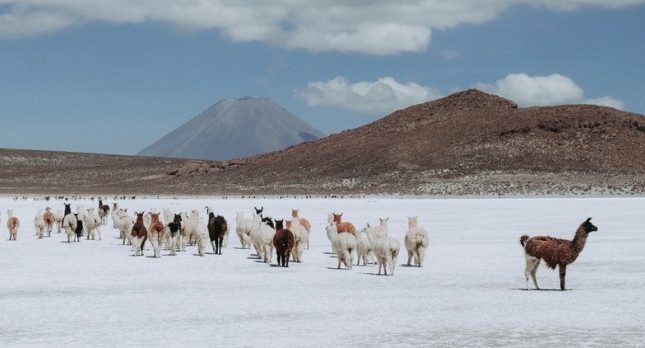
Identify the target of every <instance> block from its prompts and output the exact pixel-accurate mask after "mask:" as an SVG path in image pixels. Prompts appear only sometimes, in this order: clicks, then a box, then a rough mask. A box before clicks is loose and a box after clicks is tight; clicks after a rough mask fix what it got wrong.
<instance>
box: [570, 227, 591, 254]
mask: <svg viewBox="0 0 645 348" xmlns="http://www.w3.org/2000/svg"><path fill="white" fill-rule="evenodd" d="M586 243H587V232H585V230H584V228H582V226H580V227H579V228H578V230H577V231H576V235H575V237H573V240H572V241H571V246H572V247H573V250H575V252H576V253H578V254H579V253H580V252H582V249H584V248H585V244H586Z"/></svg>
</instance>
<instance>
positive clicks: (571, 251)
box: [520, 218, 598, 291]
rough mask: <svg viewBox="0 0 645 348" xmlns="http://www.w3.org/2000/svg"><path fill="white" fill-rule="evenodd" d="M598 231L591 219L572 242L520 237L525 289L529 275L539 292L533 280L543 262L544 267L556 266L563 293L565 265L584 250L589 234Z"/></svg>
mask: <svg viewBox="0 0 645 348" xmlns="http://www.w3.org/2000/svg"><path fill="white" fill-rule="evenodd" d="M595 231H598V227H596V226H594V225H593V224H592V223H591V218H588V219H587V220H585V222H583V223H582V224H581V225H580V226H579V227H578V229H577V230H576V233H575V236H574V237H573V240H566V239H558V238H553V237H548V236H546V237H545V236H538V237H533V238H529V236H528V235H526V234H525V235H523V236H522V237H520V244H521V245H522V247H523V248H524V256H525V258H526V268H525V270H524V276H525V277H526V289H527V290H528V288H529V274H530V275H531V279H532V280H533V284H534V285H535V289H537V290H540V287H539V286H538V284H537V279H536V278H535V272H536V271H537V268H538V266H539V265H540V261H541V260H544V262H546V265H547V266H548V267H549V268H551V269H555V266H558V269H559V271H560V290H562V291H564V290H565V286H564V280H565V276H566V272H567V265H568V264H571V263H573V262H574V261H575V260H576V259H577V258H578V255H580V253H581V252H582V250H583V249H584V248H585V244H586V243H587V237H588V236H589V233H591V232H595Z"/></svg>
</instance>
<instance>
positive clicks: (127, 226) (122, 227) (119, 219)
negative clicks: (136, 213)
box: [113, 208, 134, 249]
mask: <svg viewBox="0 0 645 348" xmlns="http://www.w3.org/2000/svg"><path fill="white" fill-rule="evenodd" d="M114 212H115V213H114V215H113V218H114V223H115V224H116V227H117V229H118V230H119V234H120V236H121V239H123V243H122V245H125V242H126V241H127V242H128V245H132V247H133V249H134V245H133V244H132V234H131V233H130V232H131V231H132V225H134V220H132V217H131V216H130V215H128V213H127V212H126V211H125V210H123V209H121V208H118V209H117V210H114Z"/></svg>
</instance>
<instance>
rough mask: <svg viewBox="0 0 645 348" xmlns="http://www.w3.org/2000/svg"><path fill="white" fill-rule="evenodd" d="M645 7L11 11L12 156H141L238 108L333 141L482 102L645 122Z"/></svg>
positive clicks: (129, 5) (4, 75) (516, 1)
mask: <svg viewBox="0 0 645 348" xmlns="http://www.w3.org/2000/svg"><path fill="white" fill-rule="evenodd" d="M644 18H645V0H613V1H612V0H534V1H527V0H463V1H446V0H443V1H439V0H425V1H422V0H409V1H386V0H373V1H360V0H359V1H339V0H329V1H313V0H300V1H293V0H283V1H277V0H257V1H253V0H246V1H226V0H219V1H214V0H212V1H211V0H173V1H170V0H137V1H131V0H112V1H98V0H13V1H12V0H0V120H1V121H2V123H1V124H0V148H23V149H43V150H63V151H79V152H99V153H116V154H134V153H136V152H138V151H139V150H141V149H142V148H144V147H145V146H147V145H149V144H151V143H153V142H154V141H156V140H157V139H158V138H160V137H161V136H163V135H165V134H166V133H168V132H169V131H171V130H173V129H174V128H176V127H178V126H179V125H181V124H183V123H185V122H186V121H188V120H189V119H190V118H192V117H193V116H195V115H197V114H199V113H200V112H201V111H203V110H204V109H206V108H208V107H209V106H210V105H212V104H214V103H216V102H217V101H218V100H220V99H223V98H232V97H239V96H254V97H269V98H271V99H273V100H274V101H276V102H277V103H278V104H280V105H282V106H283V107H284V108H286V109H287V110H289V111H291V112H292V113H294V114H295V115H297V116H299V117H301V118H302V119H304V120H305V121H307V122H308V123H310V124H311V125H313V126H314V127H316V128H318V129H320V130H321V131H323V132H325V133H335V132H339V131H342V130H345V129H349V128H354V127H357V126H360V125H362V124H365V123H368V122H371V121H374V120H376V119H379V118H381V117H383V116H385V115H387V114H389V113H390V112H392V111H395V110H398V109H401V108H403V107H406V106H410V105H413V104H417V103H421V102H425V101H429V100H434V99H437V98H440V97H443V96H447V95H449V94H451V93H453V92H456V91H459V90H464V89H467V88H479V89H481V90H483V91H486V92H490V93H494V94H498V95H501V96H503V97H506V98H509V99H511V100H513V101H515V102H516V103H518V104H519V105H520V106H543V105H558V104H578V103H589V104H597V105H604V106H610V107H614V108H618V109H622V110H625V111H630V112H636V113H639V114H645V100H644V98H643V96H645V88H644V87H643V86H645V35H644V34H643V33H645V20H643V19H644Z"/></svg>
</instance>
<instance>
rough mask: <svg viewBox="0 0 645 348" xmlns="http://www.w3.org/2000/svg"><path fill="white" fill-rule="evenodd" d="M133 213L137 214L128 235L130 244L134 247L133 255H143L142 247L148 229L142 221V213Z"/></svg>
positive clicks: (146, 237)
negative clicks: (130, 239) (130, 240)
mask: <svg viewBox="0 0 645 348" xmlns="http://www.w3.org/2000/svg"><path fill="white" fill-rule="evenodd" d="M135 214H136V215H137V220H136V221H135V223H134V225H132V230H131V231H130V235H131V236H132V244H133V245H134V247H135V255H136V256H139V255H141V256H143V249H144V246H145V244H146V240H147V239H148V229H146V225H145V224H144V221H143V215H144V213H138V212H135Z"/></svg>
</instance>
